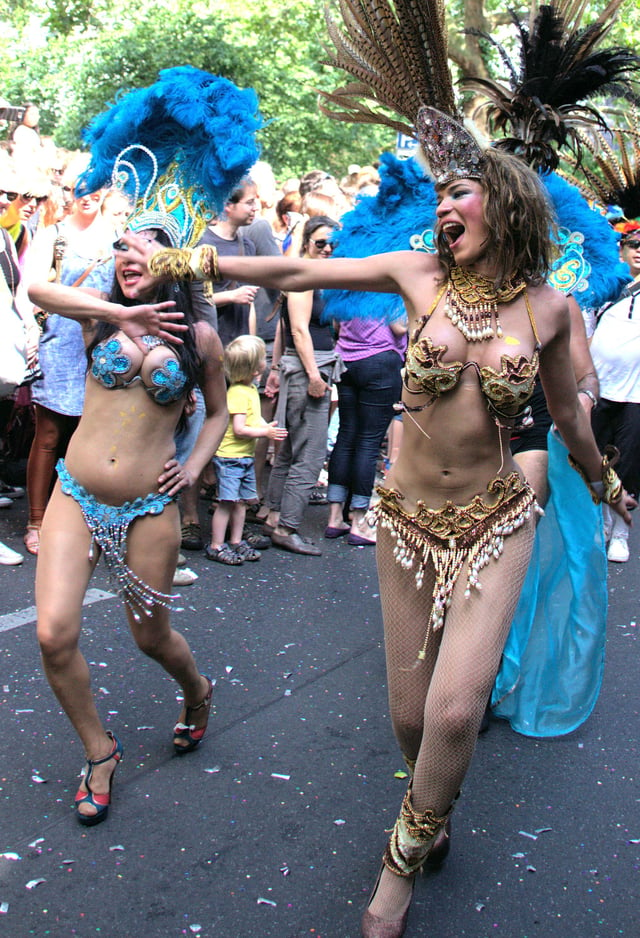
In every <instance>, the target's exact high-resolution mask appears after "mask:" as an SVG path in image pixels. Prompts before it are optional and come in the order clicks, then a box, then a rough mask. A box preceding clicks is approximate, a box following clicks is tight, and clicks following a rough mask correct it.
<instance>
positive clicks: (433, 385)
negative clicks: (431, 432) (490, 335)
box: [403, 284, 541, 423]
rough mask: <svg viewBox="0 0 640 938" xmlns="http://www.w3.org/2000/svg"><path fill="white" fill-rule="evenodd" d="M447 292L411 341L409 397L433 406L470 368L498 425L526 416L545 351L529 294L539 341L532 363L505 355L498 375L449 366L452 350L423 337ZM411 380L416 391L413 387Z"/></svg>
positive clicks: (407, 367)
mask: <svg viewBox="0 0 640 938" xmlns="http://www.w3.org/2000/svg"><path fill="white" fill-rule="evenodd" d="M446 289H447V285H446V284H445V286H444V287H443V288H442V289H441V290H440V292H439V293H438V296H437V297H436V299H435V302H434V303H433V305H432V307H431V309H430V310H429V312H428V313H427V314H425V315H424V316H421V317H420V320H419V322H418V324H417V326H416V328H415V330H414V331H413V333H412V335H411V337H410V339H409V344H408V347H407V353H406V360H405V368H404V372H403V384H404V387H405V390H406V391H407V392H408V393H409V394H427V395H428V396H429V398H430V401H429V402H428V403H432V402H433V401H435V400H437V398H439V397H440V396H441V395H442V394H446V393H447V391H452V390H453V389H454V388H455V387H456V386H457V384H458V382H459V381H460V377H461V375H462V373H463V372H464V371H465V370H466V369H467V368H473V369H474V370H475V372H476V374H477V375H478V380H479V382H480V391H481V392H482V395H483V397H484V399H485V401H486V403H487V408H488V410H489V413H490V414H491V416H492V417H493V418H494V420H496V422H498V423H499V421H500V419H506V420H512V419H516V420H517V419H518V418H519V417H520V416H521V415H522V413H523V411H524V409H525V408H526V405H527V403H528V401H529V399H530V397H531V395H532V394H533V388H534V384H535V380H536V375H537V374H538V366H539V358H540V348H541V345H540V339H539V337H538V331H537V329H536V324H535V319H534V317H533V310H532V309H531V305H530V303H529V297H528V296H527V293H526V292H525V294H524V299H525V303H526V307H527V313H528V315H529V322H530V323H531V328H532V330H533V335H534V337H535V340H536V344H535V347H534V350H533V353H532V355H531V358H530V359H529V358H527V357H526V356H525V355H519V356H517V357H516V358H513V357H512V356H510V355H502V356H501V357H500V370H499V371H496V369H495V368H492V367H491V366H490V365H483V366H480V365H479V364H478V363H477V362H475V361H468V362H456V361H453V362H445V361H443V360H442V358H443V356H444V355H446V353H447V351H448V346H446V345H434V344H433V342H432V341H431V339H430V338H429V336H424V337H422V331H423V329H424V327H425V326H426V324H427V322H428V321H429V319H430V318H431V315H432V314H433V312H434V310H435V308H436V306H437V305H438V303H439V302H440V299H441V297H442V295H443V293H444V291H445V290H446ZM409 380H410V381H411V384H412V385H413V387H410V386H409V384H408V381H409ZM425 406H427V405H425ZM405 409H407V410H422V407H417V408H411V407H409V406H407V407H406V408H405Z"/></svg>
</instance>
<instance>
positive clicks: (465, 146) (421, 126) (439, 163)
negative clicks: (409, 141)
mask: <svg viewBox="0 0 640 938" xmlns="http://www.w3.org/2000/svg"><path fill="white" fill-rule="evenodd" d="M416 130H417V131H418V140H419V141H420V146H421V147H422V154H423V156H424V160H425V161H426V169H427V171H428V173H429V175H430V176H432V178H433V180H434V182H435V184H436V185H437V186H446V185H447V184H448V183H450V182H452V181H453V180H454V179H482V176H483V170H484V159H483V156H482V150H481V149H480V146H479V144H478V142H477V140H475V139H474V137H473V136H472V135H471V134H470V133H469V131H468V130H466V129H465V128H464V127H463V126H462V124H460V123H459V122H458V121H456V120H454V118H453V117H449V115H448V114H444V113H443V112H442V111H438V110H437V109H436V108H434V107H421V108H420V110H419V111H418V116H417V118H416Z"/></svg>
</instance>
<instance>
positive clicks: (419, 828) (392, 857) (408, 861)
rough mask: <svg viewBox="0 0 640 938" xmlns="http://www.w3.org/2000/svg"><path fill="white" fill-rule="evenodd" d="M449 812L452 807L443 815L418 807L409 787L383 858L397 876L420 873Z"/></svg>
mask: <svg viewBox="0 0 640 938" xmlns="http://www.w3.org/2000/svg"><path fill="white" fill-rule="evenodd" d="M450 814H451V808H450V809H449V810H448V811H447V813H446V814H445V815H444V817H436V815H435V814H434V813H433V811H431V810H430V809H429V808H427V810H426V811H416V810H415V809H414V807H413V805H412V804H411V789H410V788H409V789H408V790H407V793H406V794H405V796H404V799H403V802H402V808H401V809H400V814H399V816H398V819H397V820H396V823H395V824H394V826H393V830H392V831H391V837H390V838H389V841H388V843H387V846H386V849H385V852H384V856H383V858H382V859H383V862H384V864H385V866H386V867H387V868H388V869H389V870H391V872H392V873H395V874H396V876H412V875H413V874H414V873H417V872H418V870H419V869H420V868H421V867H422V864H423V863H424V861H425V858H426V856H427V854H428V853H429V850H430V848H431V846H432V844H433V842H434V840H435V839H436V837H437V835H438V834H439V833H440V831H441V830H442V828H443V827H444V826H445V824H446V823H447V820H448V818H449V815H450Z"/></svg>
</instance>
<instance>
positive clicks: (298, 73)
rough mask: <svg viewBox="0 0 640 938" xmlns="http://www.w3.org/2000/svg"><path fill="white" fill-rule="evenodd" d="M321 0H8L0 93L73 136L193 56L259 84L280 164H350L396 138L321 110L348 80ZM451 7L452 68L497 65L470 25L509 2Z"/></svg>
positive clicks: (500, 17)
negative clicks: (331, 60) (330, 59)
mask: <svg viewBox="0 0 640 938" xmlns="http://www.w3.org/2000/svg"><path fill="white" fill-rule="evenodd" d="M604 2H605V0H597V2H596V3H594V8H595V7H597V8H598V9H601V8H602V7H603V5H604ZM324 3H325V0H304V2H302V0H285V2H284V5H283V4H282V2H278V0H261V2H257V0H219V2H218V3H217V4H216V5H215V6H213V5H211V4H209V3H204V2H202V0H196V2H193V0H159V2H158V0H139V2H138V3H137V4H136V5H135V6H133V7H132V5H131V4H129V3H124V2H123V0H0V22H2V24H3V30H2V35H1V37H0V50H1V53H2V55H1V57H0V96H1V97H3V98H4V99H5V100H8V101H9V102H10V103H11V104H24V103H26V102H27V101H35V102H36V103H37V104H38V105H39V106H40V110H41V131H42V132H43V133H44V134H48V135H53V136H54V139H55V141H56V143H57V144H58V145H60V146H65V147H68V148H76V147H78V146H80V144H81V130H82V128H83V127H84V126H86V124H87V123H88V122H89V121H90V120H91V118H92V117H93V116H95V115H96V114H98V113H99V112H100V111H102V110H103V109H104V108H105V107H106V106H108V104H109V103H110V102H112V101H114V100H115V98H116V97H117V95H119V94H121V93H122V92H123V91H126V90H128V89H130V88H135V87H141V86H144V85H148V84H151V83H152V82H153V81H155V79H156V77H157V74H158V71H159V70H160V69H162V68H168V67H171V66H173V65H181V64H191V65H195V66H197V67H199V68H203V69H206V70H207V71H210V72H214V73H216V74H221V75H224V76H225V77H227V78H230V79H231V80H232V81H234V82H236V84H238V85H240V86H241V87H247V86H252V87H254V88H255V89H256V91H257V92H258V95H259V98H260V107H261V111H262V113H263V115H264V116H265V118H267V120H268V124H267V126H266V127H265V129H264V130H263V131H262V133H261V144H262V148H263V154H262V155H263V158H264V159H265V160H267V161H268V162H270V163H271V164H272V166H273V167H274V169H275V171H276V173H277V175H278V176H280V177H285V176H287V175H298V174H300V173H302V172H305V171H307V170H308V169H311V168H323V169H327V170H329V171H331V172H334V173H337V174H342V173H343V172H344V171H345V169H346V167H347V165H348V164H349V163H369V162H372V161H374V160H375V159H376V158H377V156H378V155H379V153H380V152H381V151H382V150H384V149H391V148H393V146H394V145H395V140H394V139H393V134H392V133H390V132H389V131H386V130H384V129H382V128H378V127H373V126H372V127H367V126H364V125H349V124H343V123H341V122H336V121H331V120H329V119H328V118H325V117H323V116H322V115H321V114H320V113H319V111H318V107H317V91H318V90H319V89H322V90H331V89H332V88H334V87H336V85H337V84H339V83H340V82H341V81H342V80H343V76H342V75H340V74H336V72H335V71H334V70H333V69H331V68H330V67H328V66H326V65H324V64H323V60H324V58H325V49H324V43H326V42H327V41H328V39H327V34H326V29H325V24H324V15H323V7H324ZM447 9H448V15H449V18H450V22H451V24H452V26H451V31H450V53H451V59H452V63H453V67H454V71H455V72H456V74H460V75H468V74H476V75H482V74H495V73H496V71H499V65H498V63H496V62H494V61H492V59H491V53H490V50H488V49H486V48H483V47H482V46H481V45H480V44H478V41H477V40H475V39H472V37H469V36H467V35H466V34H465V33H464V32H463V29H464V28H468V27H470V26H476V27H478V26H479V27H481V28H483V29H488V30H490V31H492V30H494V29H499V28H500V24H502V23H504V22H505V19H506V14H505V7H504V4H503V3H502V2H498V0H451V2H450V3H449V4H448V8H447ZM639 34H640V12H639V11H638V8H637V6H636V4H635V2H634V0H629V2H628V4H627V5H626V7H624V8H623V12H622V15H621V16H620V18H619V22H618V24H616V27H615V28H614V31H612V41H621V42H622V43H624V44H628V43H629V37H630V36H633V35H636V36H637V35H639ZM507 38H508V37H507Z"/></svg>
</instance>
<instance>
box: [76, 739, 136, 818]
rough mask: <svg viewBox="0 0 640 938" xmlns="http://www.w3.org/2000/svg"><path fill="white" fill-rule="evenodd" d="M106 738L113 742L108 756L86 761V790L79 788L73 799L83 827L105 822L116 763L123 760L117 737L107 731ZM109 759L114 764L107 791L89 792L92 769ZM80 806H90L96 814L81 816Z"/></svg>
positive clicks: (77, 815) (122, 752)
mask: <svg viewBox="0 0 640 938" xmlns="http://www.w3.org/2000/svg"><path fill="white" fill-rule="evenodd" d="M107 736H108V737H109V739H111V740H113V746H112V748H111V752H110V753H109V755H108V756H104V758H102V759H87V771H86V773H85V775H84V778H83V782H84V785H85V788H86V789H87V790H86V791H83V790H82V789H81V788H79V789H78V792H77V794H76V797H75V811H76V817H77V818H78V820H79V821H80V823H81V824H84V826H85V827H93V825H94V824H100V823H101V822H102V821H104V820H106V817H107V815H108V813H109V805H110V804H111V789H112V787H113V776H114V775H115V774H116V768H117V766H118V763H119V762H122V760H123V758H124V750H123V748H122V743H121V742H120V740H119V739H118V737H117V736H114V735H113V733H110V732H109V731H107ZM109 759H114V760H115V763H116V764H115V766H114V769H113V772H112V773H111V778H110V779H109V791H108V792H106V794H99V793H98V792H93V791H91V776H92V775H93V769H94V767H95V766H96V765H104V763H105V762H108V761H109ZM81 804H90V805H91V806H92V807H93V808H95V809H96V813H95V814H82V812H81V811H80V810H79V808H80V805H81Z"/></svg>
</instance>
